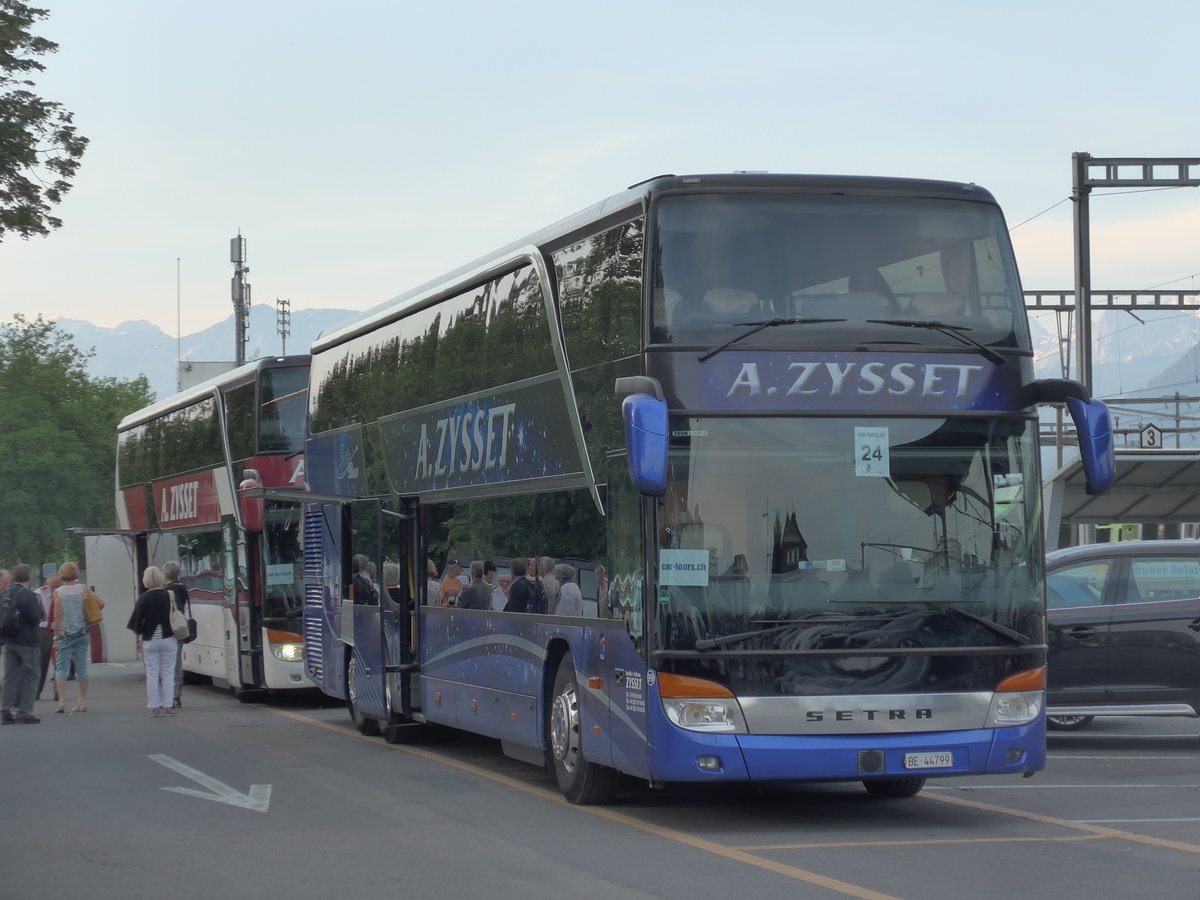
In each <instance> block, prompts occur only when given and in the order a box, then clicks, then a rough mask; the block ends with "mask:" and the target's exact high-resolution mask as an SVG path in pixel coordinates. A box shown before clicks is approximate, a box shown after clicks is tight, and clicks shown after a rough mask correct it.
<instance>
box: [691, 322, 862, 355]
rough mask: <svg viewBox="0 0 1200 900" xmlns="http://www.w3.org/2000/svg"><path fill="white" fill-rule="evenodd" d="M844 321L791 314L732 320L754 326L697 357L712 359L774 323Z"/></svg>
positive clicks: (773, 325) (808, 323)
mask: <svg viewBox="0 0 1200 900" xmlns="http://www.w3.org/2000/svg"><path fill="white" fill-rule="evenodd" d="M845 321H846V320H845V319H806V318H804V317H803V316H793V317H792V318H787V319H767V321H765V322H734V323H733V324H734V325H735V326H742V325H753V326H754V327H753V328H751V329H750V330H749V331H743V332H742V333H741V334H739V335H738V336H737V337H733V338H730V339H729V340H727V341H726V342H725V343H723V344H721V345H719V346H717V347H713V348H712V349H711V350H709V351H708V352H707V353H705V354H704V355H703V356H699V357H697V359H698V360H699V361H700V362H704V361H706V360H709V359H712V357H714V356H716V355H717V354H718V353H720V352H721V351H722V350H724V349H725V348H726V347H732V346H733V345H734V344H736V343H737V342H738V341H740V340H744V339H745V338H748V337H750V335H752V334H758V333H759V332H760V331H762V330H763V329H764V328H774V327H775V326H776V325H812V324H814V323H817V322H845Z"/></svg>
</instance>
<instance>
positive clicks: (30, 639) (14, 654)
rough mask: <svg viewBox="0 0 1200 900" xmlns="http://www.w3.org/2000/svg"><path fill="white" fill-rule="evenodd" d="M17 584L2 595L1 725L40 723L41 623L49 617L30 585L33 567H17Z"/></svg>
mask: <svg viewBox="0 0 1200 900" xmlns="http://www.w3.org/2000/svg"><path fill="white" fill-rule="evenodd" d="M12 574H13V582H14V584H13V586H12V587H11V588H9V589H8V590H7V591H6V592H5V593H4V595H3V597H2V598H0V645H3V650H0V659H2V660H3V665H4V692H3V695H2V696H0V725H14V724H15V725H36V724H38V722H40V721H41V719H38V718H35V717H34V715H33V701H34V698H35V697H36V696H37V687H38V674H39V666H38V662H39V657H40V656H41V646H40V643H41V642H40V636H39V634H38V625H39V623H40V622H41V621H42V619H43V618H45V615H46V613H45V610H44V609H43V608H42V600H41V598H40V597H38V595H37V594H35V593H34V592H33V591H32V590H31V589H30V587H29V582H30V580H31V579H32V577H33V570H32V569H31V568H30V567H29V566H27V565H26V564H24V563H21V564H20V565H19V566H14V567H13V573H12Z"/></svg>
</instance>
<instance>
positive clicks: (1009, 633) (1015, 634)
mask: <svg viewBox="0 0 1200 900" xmlns="http://www.w3.org/2000/svg"><path fill="white" fill-rule="evenodd" d="M834 602H837V601H836V600H835V601H834ZM872 602H873V603H877V604H881V605H885V606H886V605H888V604H895V605H896V606H903V607H910V606H913V605H914V604H917V603H920V604H923V605H924V606H927V607H929V608H930V609H944V610H947V611H948V612H952V613H957V614H958V615H960V616H962V617H963V618H964V619H970V620H971V621H972V622H976V623H978V624H980V625H982V626H983V627H984V628H986V629H987V630H988V631H991V632H992V633H994V634H998V635H1000V636H1001V637H1004V638H1008V639H1009V640H1010V641H1012V642H1013V643H1014V644H1020V645H1021V646H1022V647H1024V646H1026V645H1028V644H1032V643H1033V638H1031V637H1029V636H1028V635H1025V634H1021V632H1019V631H1015V630H1013V629H1012V628H1009V627H1008V626H1007V625H1001V624H1000V623H999V622H996V621H994V620H993V619H988V618H986V617H984V616H981V615H977V614H976V613H973V612H971V611H970V610H966V609H963V608H962V607H961V606H955V605H954V604H953V603H952V602H949V601H946V602H943V601H941V600H928V599H924V598H922V599H906V600H882V601H881V600H874V601H872ZM908 611H909V610H905V612H908Z"/></svg>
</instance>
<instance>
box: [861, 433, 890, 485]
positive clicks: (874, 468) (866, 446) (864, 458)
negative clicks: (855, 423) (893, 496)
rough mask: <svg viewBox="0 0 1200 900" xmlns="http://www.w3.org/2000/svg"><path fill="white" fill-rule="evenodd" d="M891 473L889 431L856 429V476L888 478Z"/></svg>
mask: <svg viewBox="0 0 1200 900" xmlns="http://www.w3.org/2000/svg"><path fill="white" fill-rule="evenodd" d="M890 472H891V461H890V459H889V448H888V430H887V429H886V428H861V427H856V428H855V429H854V474H855V475H857V476H859V477H867V478H872V477H874V478H887V477H888V475H889V474H890Z"/></svg>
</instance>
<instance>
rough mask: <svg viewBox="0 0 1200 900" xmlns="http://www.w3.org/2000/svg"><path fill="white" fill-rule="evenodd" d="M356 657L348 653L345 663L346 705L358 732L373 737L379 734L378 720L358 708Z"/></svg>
mask: <svg viewBox="0 0 1200 900" xmlns="http://www.w3.org/2000/svg"><path fill="white" fill-rule="evenodd" d="M357 676H358V657H357V656H356V655H355V654H354V653H351V654H350V662H348V663H347V664H346V705H347V706H349V707H350V721H352V722H353V723H354V727H355V728H357V729H358V733H359V734H365V735H367V737H375V736H376V735H378V734H379V720H378V719H375V718H372V717H371V716H367V715H363V711H362V710H361V709H359V708H358V677H357Z"/></svg>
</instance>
